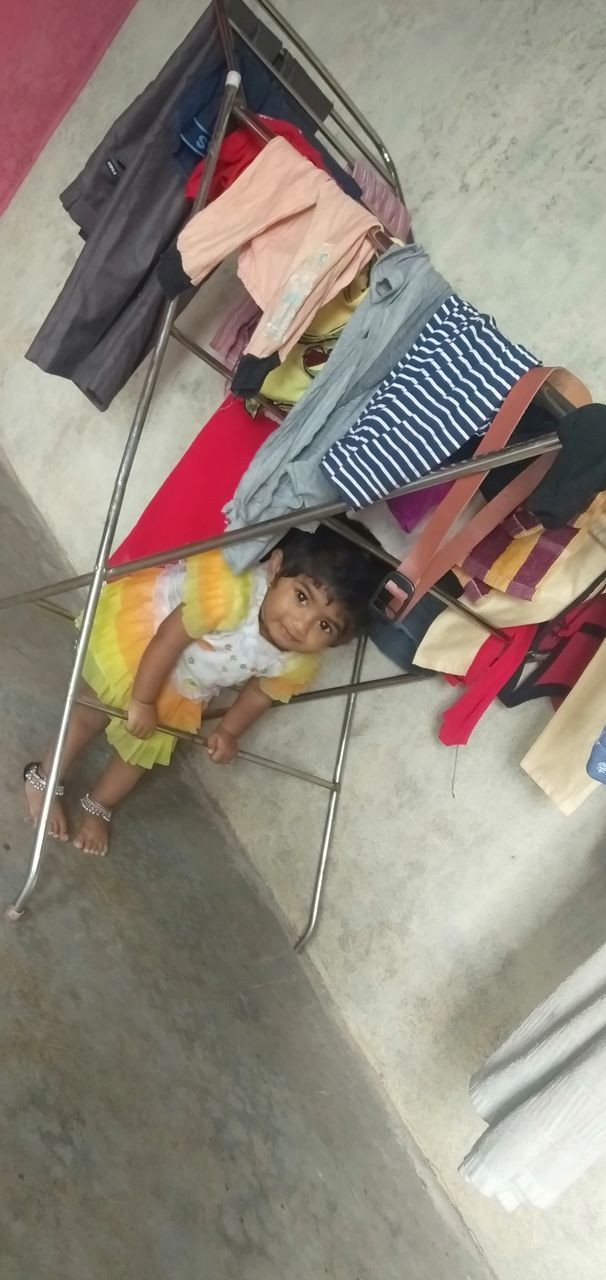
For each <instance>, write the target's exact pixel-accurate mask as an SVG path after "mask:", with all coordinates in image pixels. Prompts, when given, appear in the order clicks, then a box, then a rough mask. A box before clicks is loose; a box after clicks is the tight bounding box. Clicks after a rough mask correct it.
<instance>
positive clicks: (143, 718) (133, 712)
mask: <svg viewBox="0 0 606 1280" xmlns="http://www.w3.org/2000/svg"><path fill="white" fill-rule="evenodd" d="M126 724H127V728H128V731H129V733H132V734H133V737H135V738H143V739H145V738H151V736H152V733H154V731H155V729H156V728H157V725H158V718H157V716H156V708H155V706H154V704H153V702H151V703H150V702H138V701H137V699H136V698H131V700H130V703H129V706H128V720H127V722H126Z"/></svg>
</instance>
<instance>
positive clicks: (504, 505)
mask: <svg viewBox="0 0 606 1280" xmlns="http://www.w3.org/2000/svg"><path fill="white" fill-rule="evenodd" d="M556 372H558V373H559V370H556V369H555V368H554V367H545V366H540V367H538V368H536V369H530V370H529V371H528V373H525V374H523V376H522V377H521V378H520V379H519V381H518V382H516V384H515V386H514V387H512V389H511V391H510V392H509V394H508V395H507V396H506V398H505V400H504V401H503V404H502V405H501V408H500V409H499V412H498V413H497V414H496V415H495V418H494V420H493V422H492V423H491V425H490V426H489V428H488V430H487V431H486V433H485V435H484V436H483V437H482V439H481V440H480V443H479V445H478V447H477V449H476V451H475V454H474V457H476V458H477V457H481V456H482V455H483V454H486V453H492V452H494V451H495V450H496V449H502V448H504V446H505V445H506V444H507V441H508V440H509V438H510V436H511V435H512V433H513V431H514V430H515V428H516V427H517V425H518V422H519V421H520V418H521V417H522V415H523V414H524V413H525V412H526V410H527V408H528V406H529V405H530V404H531V403H532V401H533V400H534V397H535V396H536V394H537V392H538V391H539V390H540V388H541V387H542V386H543V384H544V383H545V382H546V381H547V380H548V379H549V378H551V377H552V375H553V374H554V373H556ZM554 456H555V455H554V454H553V453H549V454H544V455H542V456H541V457H539V458H536V459H535V460H534V461H533V462H532V463H530V465H529V466H528V467H526V468H525V470H524V471H523V472H522V473H521V475H519V476H517V477H516V478H515V479H514V480H512V481H511V482H510V484H508V485H506V487H505V488H504V489H502V490H501V493H499V494H497V496H496V497H495V498H493V499H492V500H491V501H490V502H488V503H487V504H486V506H485V507H483V508H482V510H481V511H480V512H478V513H477V515H475V516H474V517H473V518H472V519H471V520H470V521H469V522H468V524H466V525H465V526H464V528H463V529H461V530H460V531H459V533H457V534H455V535H454V537H452V538H448V534H449V533H450V530H451V529H452V527H453V525H454V523H455V522H456V520H457V519H458V518H459V516H460V515H461V514H462V513H463V512H464V510H465V508H466V507H467V505H468V504H469V502H470V501H471V499H472V498H473V496H474V495H475V494H476V493H477V491H478V489H479V487H480V485H481V483H482V481H483V479H484V477H485V476H486V475H487V472H486V471H478V472H475V473H474V474H473V475H470V476H464V477H463V478H462V479H460V480H456V481H455V483H454V484H453V486H452V488H451V489H450V490H449V492H448V493H447V494H446V496H445V497H444V498H443V499H442V501H441V503H440V505H439V506H438V507H436V510H435V511H434V512H433V514H432V515H431V516H430V518H429V520H428V522H427V525H426V526H425V529H424V530H423V532H422V534H421V535H420V536H419V538H417V540H416V542H415V544H414V546H413V547H411V549H410V551H409V552H408V554H407V555H406V556H405V558H404V560H403V561H402V563H401V565H400V566H399V569H398V572H399V573H401V574H403V576H404V577H405V578H408V580H409V581H410V582H411V583H412V586H413V588H414V590H413V593H412V596H411V597H410V598H409V599H408V600H407V601H406V598H405V597H404V595H403V593H402V591H401V590H400V589H399V588H398V587H397V585H396V584H395V583H394V584H391V585H390V586H389V590H390V593H391V595H392V596H393V611H394V613H397V616H398V617H399V618H403V617H405V616H406V614H407V613H409V612H410V610H411V609H412V608H413V607H414V605H415V604H416V603H417V602H418V600H420V598H421V596H423V595H424V594H425V592H427V591H429V589H430V587H432V586H434V584H435V583H436V582H437V581H438V579H439V578H441V577H442V575H443V574H444V573H446V572H447V570H448V569H451V568H452V566H453V565H454V564H459V563H461V561H462V560H464V559H465V557H466V556H467V555H469V552H470V551H471V550H472V549H473V547H475V546H477V544H478V542H481V541H482V538H485V537H486V535H487V534H488V533H490V532H491V531H492V530H493V529H494V528H495V527H496V525H497V524H499V523H500V521H501V520H503V519H504V518H505V517H506V516H507V515H509V514H510V512H511V511H513V510H514V509H515V508H516V507H517V506H519V505H520V503H521V502H523V501H524V499H525V498H527V497H528V495H529V494H530V493H532V491H533V489H535V488H536V486H537V485H538V484H539V481H540V480H542V478H543V476H544V475H545V474H546V472H547V471H548V470H549V467H550V466H551V464H552V462H553V460H554Z"/></svg>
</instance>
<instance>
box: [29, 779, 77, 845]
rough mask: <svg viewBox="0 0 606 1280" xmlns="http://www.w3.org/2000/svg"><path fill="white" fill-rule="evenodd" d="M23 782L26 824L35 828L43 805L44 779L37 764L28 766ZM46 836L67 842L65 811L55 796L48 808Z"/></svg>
mask: <svg viewBox="0 0 606 1280" xmlns="http://www.w3.org/2000/svg"><path fill="white" fill-rule="evenodd" d="M23 781H24V790H25V805H26V810H27V816H26V822H30V823H31V824H32V826H34V827H37V826H38V819H39V817H40V813H41V810H42V805H43V804H44V791H45V787H46V778H45V775H44V774H43V772H42V770H41V769H40V766H39V765H38V764H28V765H27V766H26V768H25V769H24V772H23ZM60 794H61V795H63V787H61V788H60ZM48 834H49V836H51V837H52V839H53V840H62V841H63V842H65V841H67V840H69V831H68V827H67V818H66V816H65V809H64V808H63V805H62V804H61V801H60V800H59V799H58V797H57V796H55V798H54V800H53V802H52V804H51V807H50V813H49V816H48Z"/></svg>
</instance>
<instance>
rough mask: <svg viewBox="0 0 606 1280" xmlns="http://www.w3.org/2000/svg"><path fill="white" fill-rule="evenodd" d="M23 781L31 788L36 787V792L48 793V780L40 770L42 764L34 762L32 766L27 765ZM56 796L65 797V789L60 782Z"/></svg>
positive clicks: (56, 789)
mask: <svg viewBox="0 0 606 1280" xmlns="http://www.w3.org/2000/svg"><path fill="white" fill-rule="evenodd" d="M23 781H24V782H29V785H30V787H35V789H36V791H46V784H47V782H48V778H47V777H46V774H44V773H43V772H42V770H41V768H40V762H39V761H36V760H32V761H31V763H30V764H26V766H25V769H24V770H23ZM55 795H56V796H58V797H61V796H64V795H65V787H64V786H63V783H62V782H60V783H59V784H58V786H57V787H56V788H55Z"/></svg>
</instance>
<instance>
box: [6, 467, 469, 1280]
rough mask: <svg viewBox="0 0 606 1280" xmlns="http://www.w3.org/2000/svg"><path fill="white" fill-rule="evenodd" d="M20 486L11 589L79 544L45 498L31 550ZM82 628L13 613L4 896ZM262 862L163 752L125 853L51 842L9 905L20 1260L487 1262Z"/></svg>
mask: <svg viewBox="0 0 606 1280" xmlns="http://www.w3.org/2000/svg"><path fill="white" fill-rule="evenodd" d="M4 483H5V484H6V483H7V481H6V477H5V480H4ZM17 498H18V500H19V501H22V499H21V498H20V496H19V495H17ZM17 498H16V497H15V494H14V493H13V491H12V490H10V491H9V493H8V497H7V495H6V494H0V499H2V500H3V501H4V506H3V507H2V502H0V538H1V537H2V533H3V532H4V534H5V535H7V530H8V535H10V536H9V545H8V546H7V542H6V537H5V540H4V543H3V545H4V548H5V555H6V565H5V571H4V572H3V575H2V577H3V581H2V591H3V592H7V591H10V590H14V589H16V588H18V587H20V586H24V585H27V581H28V580H29V582H30V583H34V582H37V581H40V580H42V581H45V580H49V581H50V580H52V577H53V571H54V572H55V573H56V571H57V568H59V566H58V565H56V564H53V554H52V549H51V551H49V550H48V547H47V544H46V542H45V540H44V536H43V532H41V531H40V530H37V528H36V526H35V524H32V525H31V527H30V525H29V524H28V523H27V521H25V522H21V524H20V525H19V528H18V530H17V533H18V551H19V558H18V561H15V559H11V557H10V555H9V552H10V549H11V546H10V539H11V537H12V536H13V533H14V515H13V514H12V513H11V509H10V503H11V502H16V501H17ZM32 519H33V518H32ZM13 549H14V548H13ZM28 556H29V558H28ZM16 564H17V567H15V566H16ZM24 566H25V567H24ZM26 570H27V571H26ZM63 572H64V566H61V567H60V574H59V576H61V574H62V573H63ZM28 575H29V577H28ZM70 644H71V636H70V630H69V627H67V628H66V626H65V624H64V623H62V622H61V621H60V620H58V619H57V618H56V617H53V616H51V615H48V614H43V613H40V612H39V611H32V610H26V609H20V610H16V611H12V612H10V613H8V612H2V613H0V677H1V679H2V687H3V693H4V711H5V715H4V734H3V747H2V750H0V785H1V786H2V788H3V795H4V804H3V832H2V841H3V857H4V862H3V866H2V871H1V873H0V895H1V897H2V901H3V905H7V903H8V902H10V901H11V900H12V898H13V896H14V894H15V893H16V891H17V890H18V889H19V887H20V885H21V883H22V880H23V877H24V874H25V867H26V861H27V853H28V849H29V846H30V843H31V834H30V833H29V831H28V828H26V827H25V826H24V823H23V812H22V799H21V786H20V780H19V773H20V769H21V767H22V764H23V763H24V761H25V760H29V759H32V758H36V757H37V755H39V753H40V747H41V745H42V742H43V740H44V739H45V738H46V736H47V735H48V734H49V733H50V732H51V731H52V730H53V728H55V727H56V723H57V719H58V714H59V704H60V698H61V690H62V687H63V686H62V681H63V680H64V678H65V673H66V671H67V667H68V664H69V657H70ZM94 763H95V762H94V760H93V761H91V762H88V763H87V766H86V775H87V776H88V778H90V776H91V772H92V767H93V766H94ZM82 789H83V779H79V778H76V779H75V785H74V788H73V791H72V793H71V795H70V796H68V800H69V801H70V803H71V806H72V812H74V808H75V805H76V802H77V797H78V795H79V794H81V790H82ZM245 871H246V864H245V861H244V860H243V855H242V854H241V852H240V851H239V850H238V849H237V848H234V845H233V841H231V838H230V836H229V834H228V833H227V831H226V830H225V829H224V828H223V827H222V825H221V823H220V821H219V820H218V819H217V818H216V816H214V815H213V813H212V809H211V806H210V804H209V803H208V801H207V800H206V799H205V797H204V795H202V794H200V793H199V791H196V790H194V788H193V786H192V784H191V783H189V782H188V781H187V779H186V777H184V775H183V770H182V769H178V768H177V769H174V770H173V769H171V770H170V771H166V772H165V771H159V773H158V776H157V777H155V778H153V779H152V780H150V782H149V783H147V784H146V785H145V787H143V788H142V789H141V791H140V793H139V794H138V795H135V797H134V798H133V800H132V802H131V803H130V804H129V806H128V808H127V809H126V810H125V811H124V813H123V815H121V816H120V819H119V825H118V824H117V825H116V832H115V837H114V846H113V851H112V854H111V856H110V857H109V858H107V859H104V860H94V859H87V858H86V857H85V856H84V855H82V854H77V853H76V852H75V851H74V850H72V849H71V848H63V847H59V846H56V845H51V846H50V848H49V850H48V852H47V855H46V860H45V864H44V866H43V868H42V875H41V877H40V883H39V886H38V889H37V891H36V894H35V895H34V898H33V900H32V907H31V911H29V912H28V913H27V914H26V915H25V917H24V918H23V920H22V921H21V923H20V924H18V925H10V924H8V923H6V922H5V921H4V920H1V921H0V958H1V964H2V972H3V976H4V997H3V1000H2V1003H1V1006H0V1027H1V1033H2V1046H3V1054H2V1073H1V1079H2V1097H3V1107H2V1112H1V1118H0V1143H1V1146H2V1151H3V1156H4V1159H3V1166H2V1169H3V1171H2V1177H1V1183H0V1202H1V1203H0V1237H1V1239H2V1267H1V1273H2V1280H24V1278H25V1277H27V1280H42V1278H44V1280H46V1278H47V1277H48V1280H56V1278H57V1277H58V1276H61V1277H63V1280H108V1278H109V1277H111V1280H144V1278H145V1280H167V1277H171V1280H200V1277H206V1276H208V1277H209V1280H210V1278H211V1277H212V1280H284V1278H285V1277H288V1280H317V1278H318V1277H321V1276H330V1277H331V1280H377V1277H381V1280H485V1278H486V1276H487V1274H488V1272H487V1269H486V1268H485V1266H484V1264H483V1262H482V1260H481V1259H480V1258H479V1256H478V1254H477V1251H476V1249H475V1247H474V1245H473V1242H472V1241H471V1239H470V1237H469V1236H468V1234H467V1232H466V1230H465V1228H464V1227H463V1226H462V1224H461V1223H460V1222H459V1219H458V1218H457V1217H456V1215H455V1214H454V1211H452V1209H451V1208H450V1206H449V1204H448V1203H447V1202H446V1201H445V1199H444V1198H443V1197H442V1195H441V1194H440V1193H439V1192H438V1191H437V1189H436V1188H435V1187H434V1185H433V1181H432V1179H431V1178H430V1177H429V1175H428V1174H426V1173H420V1171H419V1165H418V1161H417V1157H416V1155H415V1154H414V1152H413V1150H412V1147H411V1144H410V1143H409V1140H408V1138H407V1135H406V1134H405V1132H404V1131H403V1129H402V1128H401V1126H400V1125H399V1123H398V1121H397V1120H396V1119H395V1117H394V1115H393V1113H392V1112H391V1111H390V1110H389V1109H388V1107H387V1105H386V1103H385V1102H384V1099H383V1097H382V1095H381V1094H380V1093H379V1091H378V1089H377V1087H376V1086H375V1083H374V1080H373V1079H372V1078H371V1077H369V1075H368V1073H367V1071H366V1068H365V1065H364V1063H363V1062H362V1060H361V1059H360V1058H359V1056H358V1055H357V1054H356V1052H355V1051H354V1050H353V1048H352V1047H351V1045H350V1044H349V1042H348V1041H346V1040H345V1039H344V1038H343V1036H342V1035H341V1033H340V1032H339V1031H338V1029H337V1028H336V1026H335V1024H334V1022H333V1021H332V1019H331V1017H330V1015H329V1013H328V1012H327V1010H326V1009H325V1008H324V1007H323V1004H322V1003H321V1001H320V999H319V997H318V995H317V993H316V992H315V991H314V989H313V988H312V985H311V982H310V980H309V978H308V976H307V973H306V969H305V964H304V962H302V961H301V960H299V959H297V958H296V957H295V956H294V955H293V953H292V951H291V949H290V946H289V943H288V940H287V938H286V937H285V935H284V933H283V931H282V928H281V926H280V925H279V923H278V922H277V921H276V919H275V917H274V916H273V915H272V913H271V911H270V910H269V907H268V906H267V905H266V904H265V903H264V902H262V901H261V900H260V898H259V895H258V893H257V892H256V889H255V887H254V886H253V885H252V883H251V882H250V880H249V878H248V877H247V875H246V874H245Z"/></svg>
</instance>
